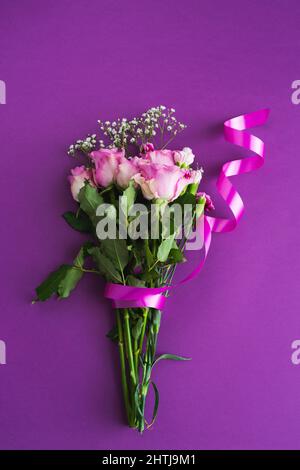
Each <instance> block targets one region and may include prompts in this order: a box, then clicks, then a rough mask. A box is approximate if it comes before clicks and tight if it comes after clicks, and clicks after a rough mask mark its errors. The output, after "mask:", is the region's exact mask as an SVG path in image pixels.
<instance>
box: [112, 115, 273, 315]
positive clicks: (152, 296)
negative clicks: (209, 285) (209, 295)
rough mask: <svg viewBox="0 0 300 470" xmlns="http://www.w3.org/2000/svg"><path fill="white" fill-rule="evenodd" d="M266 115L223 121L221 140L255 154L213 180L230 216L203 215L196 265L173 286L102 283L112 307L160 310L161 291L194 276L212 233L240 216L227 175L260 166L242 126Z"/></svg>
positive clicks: (255, 143)
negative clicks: (202, 231)
mask: <svg viewBox="0 0 300 470" xmlns="http://www.w3.org/2000/svg"><path fill="white" fill-rule="evenodd" d="M268 115H269V110H268V109H262V110H260V111H256V112H254V113H250V114H243V115H241V116H237V117H235V118H232V119H229V120H228V121H225V123H224V137H225V140H227V141H228V142H230V143H232V144H235V145H239V146H241V147H244V148H245V149H247V150H251V151H252V152H254V153H255V154H256V155H254V156H252V157H247V158H243V159H239V160H233V161H231V162H226V163H224V165H223V166H222V169H221V172H220V174H219V177H218V180H217V188H218V191H219V193H220V194H221V196H222V197H223V199H224V200H225V202H226V203H227V204H228V206H229V207H230V210H231V212H232V214H233V218H232V219H221V218H216V217H210V216H207V215H205V216H204V256H203V258H202V260H201V261H200V262H199V263H198V265H197V266H196V268H195V269H194V270H193V271H192V272H191V273H190V274H189V275H188V276H187V277H185V278H184V279H183V280H182V281H180V282H179V283H177V284H176V285H173V286H164V287H132V286H124V285H122V284H113V283H111V282H109V283H107V284H106V286H105V291H104V296H105V297H106V298H108V299H111V300H112V301H113V304H114V307H115V308H128V307H131V308H137V307H139V308H140V307H152V308H156V309H158V310H162V309H163V307H164V303H165V300H166V297H165V295H164V293H165V292H166V291H169V290H170V289H174V288H175V287H178V286H179V285H181V284H184V283H186V282H188V281H190V280H192V279H194V277H196V276H197V275H198V274H199V272H200V271H201V269H202V268H203V265H204V263H205V260H206V258H207V254H208V251H209V247H210V243H211V234H212V232H219V233H222V232H229V231H231V230H234V229H235V227H236V226H237V224H238V222H239V221H240V219H241V217H242V215H243V212H244V204H243V201H242V199H241V196H240V195H239V193H238V192H237V190H236V189H235V188H234V187H233V185H232V183H231V182H230V180H229V179H228V177H230V176H235V175H241V174H242V173H248V172H250V171H253V170H256V169H257V168H260V167H261V166H262V165H263V163H264V147H265V146H264V142H263V141H262V140H261V139H259V138H258V137H256V136H255V135H252V134H249V133H247V132H245V129H249V128H251V127H254V126H260V125H262V124H264V123H265V122H266V120H267V119H268Z"/></svg>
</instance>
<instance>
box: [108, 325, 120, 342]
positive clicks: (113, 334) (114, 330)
mask: <svg viewBox="0 0 300 470" xmlns="http://www.w3.org/2000/svg"><path fill="white" fill-rule="evenodd" d="M106 337H107V338H109V339H110V340H111V341H113V342H114V343H117V342H118V341H119V334H118V328H117V327H116V326H114V327H113V328H112V329H111V330H110V331H109V332H108V333H107V334H106Z"/></svg>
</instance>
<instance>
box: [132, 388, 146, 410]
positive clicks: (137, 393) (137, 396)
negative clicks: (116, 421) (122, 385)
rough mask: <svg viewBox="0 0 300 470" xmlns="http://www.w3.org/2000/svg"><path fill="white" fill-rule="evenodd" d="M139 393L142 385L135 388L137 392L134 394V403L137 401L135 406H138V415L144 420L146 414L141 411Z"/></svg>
mask: <svg viewBox="0 0 300 470" xmlns="http://www.w3.org/2000/svg"><path fill="white" fill-rule="evenodd" d="M139 391H140V384H137V386H136V388H135V392H134V401H135V406H136V409H137V412H138V414H139V415H140V417H141V418H142V419H144V413H143V412H142V410H141V407H140V402H139Z"/></svg>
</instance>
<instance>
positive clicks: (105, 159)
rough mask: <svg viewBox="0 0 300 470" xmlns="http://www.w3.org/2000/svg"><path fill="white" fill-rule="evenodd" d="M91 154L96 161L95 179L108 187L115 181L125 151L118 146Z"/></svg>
mask: <svg viewBox="0 0 300 470" xmlns="http://www.w3.org/2000/svg"><path fill="white" fill-rule="evenodd" d="M90 156H91V159H92V160H93V162H94V169H93V176H94V181H95V183H96V184H97V185H99V186H103V187H104V188H106V186H109V185H110V184H111V183H113V182H114V181H115V175H116V172H117V168H118V164H119V160H120V158H121V157H125V152H124V150H119V149H116V148H113V149H101V150H95V151H94V152H91V155H90Z"/></svg>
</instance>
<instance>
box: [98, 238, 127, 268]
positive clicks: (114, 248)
mask: <svg viewBox="0 0 300 470" xmlns="http://www.w3.org/2000/svg"><path fill="white" fill-rule="evenodd" d="M101 251H102V252H103V254H104V255H105V256H107V257H108V258H109V259H110V260H111V261H112V262H113V263H115V264H116V265H117V266H118V269H119V270H120V272H123V270H124V268H125V266H127V264H128V260H129V252H128V249H127V244H126V240H123V239H119V238H117V239H116V240H111V239H110V238H106V239H105V240H102V241H101Z"/></svg>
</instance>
